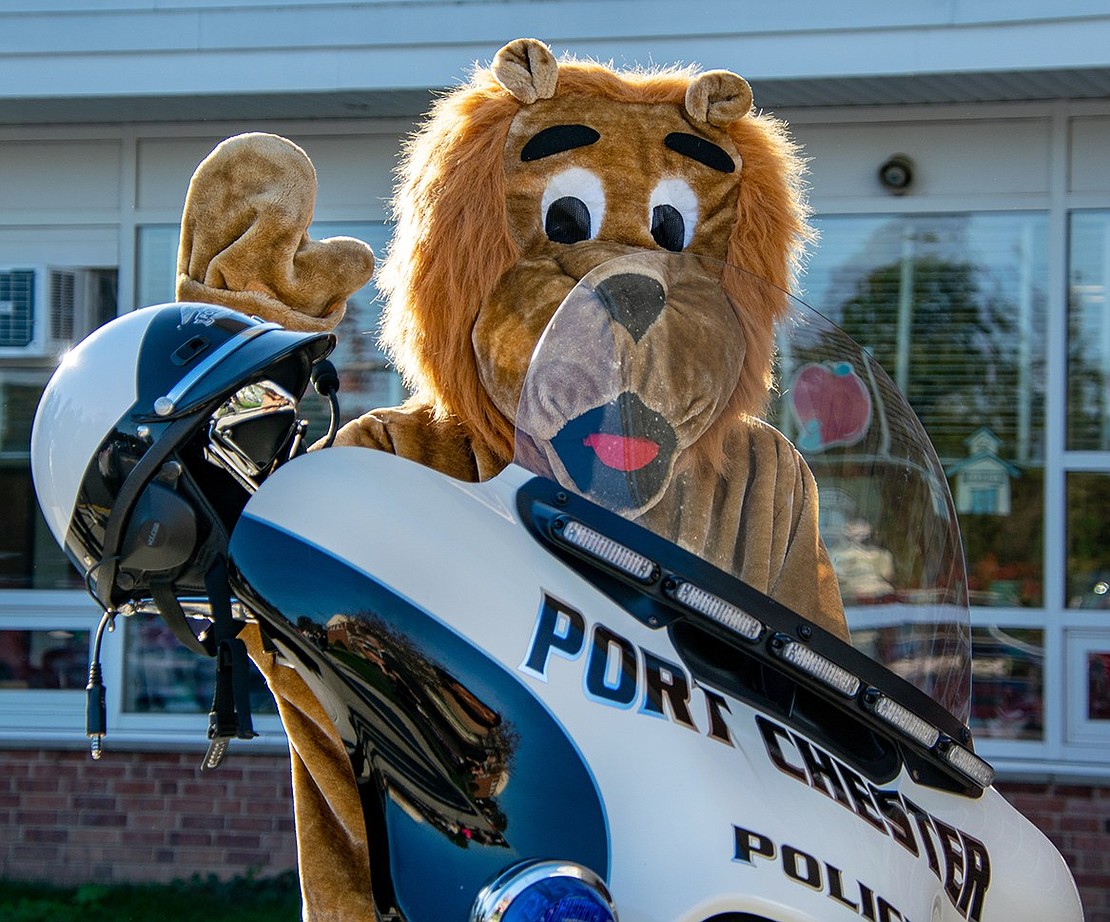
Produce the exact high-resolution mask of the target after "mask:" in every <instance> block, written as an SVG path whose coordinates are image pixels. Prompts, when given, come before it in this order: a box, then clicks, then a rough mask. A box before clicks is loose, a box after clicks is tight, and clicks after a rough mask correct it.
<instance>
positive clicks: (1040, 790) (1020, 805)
mask: <svg viewBox="0 0 1110 922" xmlns="http://www.w3.org/2000/svg"><path fill="white" fill-rule="evenodd" d="M998 789H999V790H1000V791H1001V792H1002V794H1003V795H1004V796H1005V797H1006V799H1007V800H1008V801H1010V803H1012V804H1013V805H1014V806H1015V807H1016V808H1017V809H1018V810H1020V811H1021V812H1022V813H1023V814H1025V816H1027V817H1028V818H1029V819H1030V820H1032V821H1033V823H1035V824H1036V825H1037V826H1038V827H1039V828H1040V829H1041V831H1042V832H1043V833H1044V834H1045V835H1046V836H1048V838H1049V839H1051V840H1052V843H1053V844H1054V845H1055V846H1056V847H1057V848H1058V849H1059V850H1060V854H1062V855H1063V856H1064V860H1065V861H1066V862H1067V863H1068V867H1069V868H1071V872H1072V874H1073V875H1074V877H1075V882H1076V884H1077V885H1078V887H1079V896H1080V898H1081V899H1082V900H1083V909H1084V911H1085V913H1086V916H1087V919H1086V922H1110V787H1098V786H1092V785H1068V784H1050V785H1044V784H999V785H998Z"/></svg>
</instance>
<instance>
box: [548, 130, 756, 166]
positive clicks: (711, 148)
mask: <svg viewBox="0 0 1110 922" xmlns="http://www.w3.org/2000/svg"><path fill="white" fill-rule="evenodd" d="M541 133H542V132H541ZM663 143H664V144H665V145H666V146H667V147H669V148H670V149H671V150H673V151H674V152H675V153H676V154H682V156H683V157H689V158H690V159H691V160H696V161H697V162H698V163H704V164H705V165H706V166H707V167H709V168H710V169H713V170H718V171H720V172H721V173H735V172H736V164H735V163H733V160H732V158H731V157H730V156H729V155H728V154H727V153H726V151H725V149H724V148H723V147H718V146H717V145H716V144H714V143H713V142H712V141H707V140H706V139H705V138H702V137H699V136H698V135H696V134H686V133H685V132H682V131H673V132H671V133H670V134H669V135H667V136H666V137H665V138H664V139H663Z"/></svg>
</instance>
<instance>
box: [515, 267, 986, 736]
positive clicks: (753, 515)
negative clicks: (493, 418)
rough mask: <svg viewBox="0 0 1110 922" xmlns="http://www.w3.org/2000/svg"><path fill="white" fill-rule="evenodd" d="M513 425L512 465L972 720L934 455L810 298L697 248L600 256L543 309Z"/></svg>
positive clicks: (961, 600) (957, 570) (958, 589)
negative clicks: (826, 633) (695, 560)
mask: <svg viewBox="0 0 1110 922" xmlns="http://www.w3.org/2000/svg"><path fill="white" fill-rule="evenodd" d="M772 330H773V332H772ZM772 341H773V342H774V344H775V347H774V350H770V349H769V348H768V346H769V344H770V343H771V342H772ZM772 367H773V372H774V384H773V386H771V384H770V379H769V377H768V374H769V372H770V370H771V369H772ZM769 388H770V390H769ZM768 394H770V396H768ZM516 425H517V453H516V461H517V463H518V464H520V465H522V466H524V467H526V468H527V469H529V470H531V471H533V472H534V473H537V474H540V475H542V476H545V477H550V478H552V479H554V480H556V481H558V482H559V483H560V484H561V485H562V486H564V487H565V488H567V489H568V490H572V491H574V492H576V493H579V494H580V495H583V496H585V497H586V498H588V499H590V500H592V501H593V502H595V503H597V504H599V505H601V506H604V507H606V508H608V509H610V510H611V511H614V512H617V513H619V514H621V515H623V516H625V517H626V518H629V519H631V520H633V521H635V522H637V523H639V524H641V525H644V526H646V527H648V528H650V529H652V530H653V531H654V532H656V533H657V534H659V535H661V536H662V537H664V538H666V539H667V540H669V541H672V542H674V543H676V544H678V545H680V546H682V547H683V548H684V549H686V550H688V551H691V552H693V553H696V554H698V555H699V556H700V557H702V558H703V559H705V560H706V561H708V562H709V563H711V564H713V565H714V566H716V567H719V568H720V569H723V570H725V571H727V572H729V573H731V574H732V575H734V576H736V577H738V578H740V579H742V580H743V581H744V582H746V583H748V584H749V585H752V586H754V587H755V588H756V589H759V590H760V591H762V592H765V593H767V594H768V595H770V596H772V597H773V598H776V599H777V600H778V601H780V602H782V603H783V604H785V605H787V606H789V607H790V608H792V609H793V610H795V611H796V612H798V613H799V614H802V615H803V616H805V617H807V618H809V619H810V620H812V621H813V622H814V623H815V624H817V625H819V626H821V627H823V628H825V629H826V630H830V631H832V632H833V633H837V634H839V635H840V636H842V637H844V638H847V639H850V642H851V643H852V645H853V646H854V647H855V648H856V649H858V650H860V651H862V652H864V653H865V654H867V655H868V656H870V657H871V658H872V659H874V660H876V661H877V662H879V663H880V664H882V665H883V666H885V667H886V668H888V669H890V670H891V671H893V672H895V673H897V674H898V675H900V676H901V677H903V678H904V679H906V680H908V681H909V682H911V683H912V684H914V685H916V686H917V687H918V688H920V689H921V690H923V691H925V692H926V693H927V694H929V695H930V696H932V697H933V698H934V699H935V700H936V701H938V702H939V703H940V704H941V705H943V706H944V707H945V708H946V709H947V710H948V711H949V712H950V713H951V714H953V716H955V717H956V718H958V719H959V720H960V721H961V722H964V723H966V722H967V719H968V714H969V695H970V629H969V617H968V611H967V592H966V577H965V571H964V558H963V551H962V546H961V542H960V535H959V529H958V524H957V521H956V516H955V512H954V507H953V504H952V500H951V497H950V495H949V490H948V484H947V481H946V479H945V475H944V471H943V468H942V467H941V465H940V463H939V461H938V459H937V457H936V455H935V453H934V451H933V448H932V445H931V444H930V442H929V440H928V438H927V436H926V435H925V432H924V430H923V429H922V427H921V424H920V423H919V422H918V420H917V417H916V416H915V415H914V413H913V411H912V410H911V409H910V407H909V405H908V403H907V402H906V400H905V398H904V397H903V396H902V394H901V393H900V392H899V391H898V389H897V388H896V387H895V385H894V384H893V382H892V381H891V380H890V378H889V377H888V376H887V375H886V374H885V373H884V372H883V370H882V369H881V368H879V366H878V365H877V364H876V363H875V362H874V361H873V360H872V359H871V358H870V357H869V356H868V355H867V354H866V353H865V352H864V351H863V349H862V348H861V347H860V346H858V345H857V344H856V343H855V342H854V341H853V340H852V339H851V338H850V337H849V336H848V335H847V334H846V333H844V332H843V331H842V330H840V329H839V328H837V327H836V326H835V325H834V324H833V323H831V322H830V321H828V320H827V319H825V318H824V317H822V316H821V315H820V314H819V313H817V312H816V311H815V310H813V309H812V308H810V307H808V306H806V305H805V304H802V303H801V302H800V301H798V300H796V299H794V298H791V297H790V296H789V295H787V294H785V293H784V292H783V291H781V290H779V289H776V288H774V287H772V286H770V285H768V284H767V283H764V282H761V281H760V280H758V279H755V278H754V277H753V276H751V275H750V274H748V273H744V272H742V271H740V270H737V269H734V268H732V267H726V266H724V265H722V264H719V263H715V262H713V261H712V260H706V259H703V258H700V257H695V256H690V255H686V254H676V253H668V252H649V253H636V254H633V255H629V256H622V257H619V258H617V259H614V260H611V261H609V262H607V263H604V264H603V265H601V266H600V267H598V268H597V269H595V270H594V271H592V272H591V273H590V274H589V275H587V276H586V277H585V278H584V279H582V281H581V282H579V283H578V285H577V286H576V287H575V288H574V290H573V291H572V292H571V293H570V294H569V295H568V296H567V298H566V299H565V300H564V302H563V304H562V306H561V307H560V308H559V310H558V311H557V312H556V314H555V315H554V317H553V318H552V320H551V322H550V323H549V325H548V327H547V329H546V331H545V333H544V335H543V337H542V338H541V340H540V342H539V344H538V345H537V346H536V350H535V353H534V355H533V357H532V362H531V365H530V367H529V371H528V374H527V376H526V379H525V382H524V385H523V390H522V393H521V400H520V407H519V411H518V414H517V418H516ZM795 449H796V450H795Z"/></svg>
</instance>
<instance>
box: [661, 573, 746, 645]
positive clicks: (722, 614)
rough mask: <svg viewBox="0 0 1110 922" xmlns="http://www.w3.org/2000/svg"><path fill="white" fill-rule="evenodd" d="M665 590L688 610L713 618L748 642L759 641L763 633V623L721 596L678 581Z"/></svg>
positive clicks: (683, 581)
mask: <svg viewBox="0 0 1110 922" xmlns="http://www.w3.org/2000/svg"><path fill="white" fill-rule="evenodd" d="M664 589H665V591H666V592H667V594H668V595H669V596H670V597H671V598H673V599H674V600H675V601H677V602H681V603H682V604H683V605H685V606H686V607H687V608H689V609H692V610H693V611H696V612H700V613H701V614H703V615H705V616H706V617H708V618H712V619H713V620H714V621H716V622H717V623H718V624H722V625H724V626H725V627H727V628H729V629H730V630H732V631H735V632H736V633H737V634H739V635H740V636H741V637H745V638H747V639H748V640H759V637H760V635H761V634H762V633H763V622H762V621H760V620H758V619H757V618H753V617H752V616H751V615H749V614H748V613H747V612H746V611H744V610H743V609H741V608H737V607H736V606H735V605H733V604H732V603H731V602H726V601H725V600H724V599H722V598H721V597H720V596H716V595H714V594H713V593H712V592H708V591H706V590H705V589H702V588H701V587H700V586H695V585H694V584H693V583H688V582H686V581H685V580H676V581H675V582H674V584H673V586H670V585H668V586H665V587H664Z"/></svg>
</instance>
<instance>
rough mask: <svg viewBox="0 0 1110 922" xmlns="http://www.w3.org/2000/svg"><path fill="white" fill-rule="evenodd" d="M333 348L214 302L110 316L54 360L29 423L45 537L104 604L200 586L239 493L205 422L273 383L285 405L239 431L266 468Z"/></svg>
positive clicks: (242, 493) (330, 341) (326, 339)
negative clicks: (240, 396)
mask: <svg viewBox="0 0 1110 922" xmlns="http://www.w3.org/2000/svg"><path fill="white" fill-rule="evenodd" d="M334 345H335V339H334V337H333V336H332V335H331V334H330V333H296V332H292V331H289V330H285V329H283V328H282V327H280V326H278V325H277V324H273V323H265V322H263V321H261V320H259V319H257V318H252V317H247V316H245V315H243V314H240V313H237V312H235V311H232V310H228V309H226V308H222V307H215V306H212V305H208V304H163V305H158V306H155V307H148V308H144V309H142V310H138V311H134V312H133V313H130V314H125V315H124V316H122V317H119V318H117V319H115V320H112V321H111V322H109V323H107V324H105V325H104V326H102V327H101V328H100V329H98V330H97V331H96V332H94V333H93V334H92V335H90V336H89V337H88V338H87V339H85V340H84V341H82V342H81V343H80V344H78V345H77V346H76V347H75V348H74V349H73V350H72V351H71V352H69V353H68V354H67V355H66V356H65V357H64V358H63V360H62V362H61V364H60V365H59V367H58V369H57V370H56V371H55V373H54V375H53V377H52V378H51V379H50V382H49V384H48V385H47V387H46V390H45V392H44V393H43V396H42V400H41V401H40V403H39V406H38V410H37V412H36V414H35V421H34V426H33V429H32V432H31V471H32V476H33V478H34V484H35V492H36V494H37V496H38V500H39V504H40V506H41V507H42V510H43V513H44V515H45V517H46V521H47V523H48V524H49V526H50V530H51V532H53V534H54V537H55V539H56V540H57V541H58V543H59V544H60V545H61V546H62V548H63V549H64V550H65V551H66V553H67V554H68V555H69V557H70V559H71V560H72V561H73V563H74V565H75V566H77V568H78V569H79V570H80V571H81V572H82V573H84V574H85V575H86V580H87V581H88V583H89V587H90V591H93V592H95V593H96V595H97V597H98V598H99V599H100V601H101V602H102V603H104V604H105V607H109V606H113V605H118V604H120V603H122V602H124V601H127V600H129V599H138V598H144V597H149V587H150V585H151V583H152V582H153V581H159V582H162V583H171V584H172V585H173V586H174V587H175V588H178V589H192V588H194V587H199V586H201V585H203V576H202V569H203V567H204V565H205V563H206V561H207V560H210V559H211V557H212V556H213V554H216V553H221V552H222V551H223V547H222V545H223V544H224V543H226V535H227V531H228V530H229V529H230V527H231V525H233V524H234V518H235V516H237V515H238V512H239V511H240V510H241V509H242V506H243V504H244V503H245V501H246V498H247V495H248V493H247V491H246V490H244V488H243V487H244V480H243V478H242V477H241V476H239V477H236V476H232V473H233V472H232V471H231V468H230V466H229V465H228V464H226V463H221V462H220V452H214V451H213V448H212V446H213V432H214V429H215V425H216V424H215V423H214V422H213V417H214V415H215V414H217V411H220V409H221V407H223V406H224V405H225V404H226V403H227V402H228V400H229V398H232V397H233V395H235V394H236V393H237V392H241V391H242V390H243V389H244V388H245V387H248V386H250V385H255V384H256V383H257V382H260V381H267V382H273V389H274V392H275V393H280V394H284V395H285V396H287V397H288V398H289V399H288V401H287V402H286V405H285V406H283V407H282V408H281V412H280V413H279V414H278V415H276V416H275V415H269V416H267V417H266V420H265V421H264V422H262V423H261V424H260V425H254V426H251V427H245V428H244V431H246V429H249V435H250V437H249V438H248V439H247V441H248V442H251V441H252V440H253V442H254V444H253V445H252V446H251V449H250V453H253V454H254V455H256V456H259V457H261V458H263V460H262V461H261V463H262V464H266V463H268V462H267V461H266V460H265V458H268V459H269V463H276V461H275V459H277V458H278V456H279V454H280V453H281V452H282V450H286V451H287V450H288V447H289V444H290V442H291V441H292V438H293V433H294V429H296V428H297V418H296V401H297V400H299V398H300V397H301V395H302V394H303V393H304V391H305V388H306V387H307V385H308V382H309V378H310V373H311V371H312V369H313V366H314V365H315V364H316V363H317V362H319V361H320V360H321V359H323V358H324V357H325V356H326V355H327V354H328V353H329V352H331V350H332V348H334ZM225 441H226V440H225ZM262 443H264V444H262ZM224 454H225V455H226V454H227V452H226V451H225V452H224ZM212 461H216V463H215V464H213V463H211V462H212ZM248 486H249V485H248Z"/></svg>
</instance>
